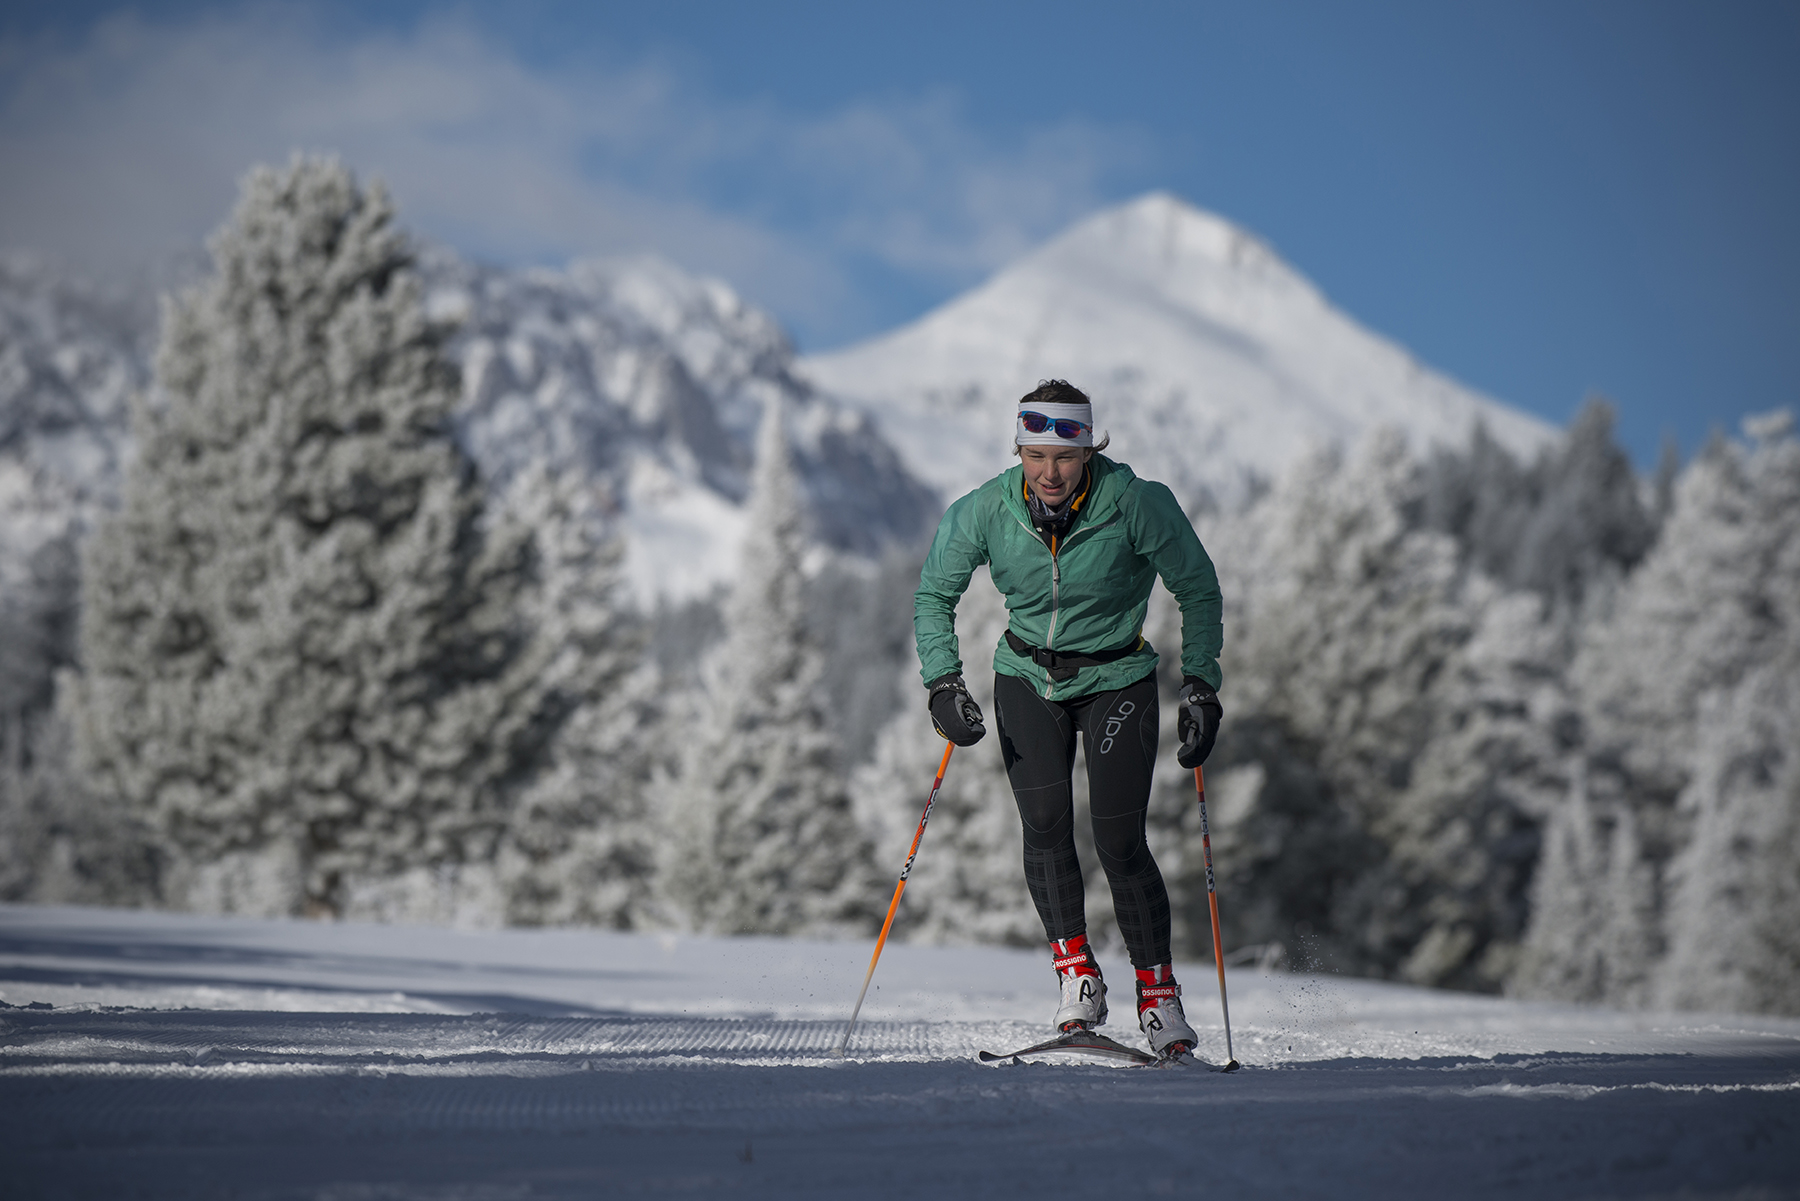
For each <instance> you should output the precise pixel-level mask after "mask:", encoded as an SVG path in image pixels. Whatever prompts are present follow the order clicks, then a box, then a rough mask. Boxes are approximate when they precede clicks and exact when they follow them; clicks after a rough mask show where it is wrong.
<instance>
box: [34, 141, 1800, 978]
mask: <svg viewBox="0 0 1800 1201" xmlns="http://www.w3.org/2000/svg"><path fill="white" fill-rule="evenodd" d="M143 296H144V291H143V289H142V288H139V289H137V290H135V291H134V290H132V289H129V288H118V289H112V290H109V289H107V288H102V287H98V286H92V285H86V284H82V283H80V282H77V281H74V280H72V279H69V278H67V277H65V276H63V275H62V274H60V273H59V272H57V271H56V270H54V269H52V268H50V267H47V266H45V265H44V264H42V263H37V262H33V261H31V260H28V259H24V258H19V257H16V256H15V257H11V258H6V259H4V260H0V899H5V900H26V901H46V902H49V901H59V902H83V903H99V904H110V905H126V906H158V907H172V908H181V909H188V910H195V911H200V912H213V913H238V914H250V915H259V916H274V915H290V914H292V915H300V914H305V915H312V916H318V917H324V918H330V917H338V918H373V919H379V920H392V921H432V922H454V923H463V924H474V925H501V924H594V925H603V926H608V927H614V928H620V929H688V930H693V931H696V932H702V933H728V934H729V933H754V932H769V933H797V934H827V935H860V934H866V933H872V932H873V929H874V928H875V926H876V925H877V924H878V922H879V918H880V915H881V911H882V909H883V906H884V905H885V901H886V896H887V892H888V889H889V888H890V886H891V881H892V876H893V873H894V872H895V871H896V870H897V869H898V867H899V865H900V861H901V859H903V858H904V855H905V851H906V846H907V843H908V840H909V838H910V836H911V832H912V829H913V827H914V825H915V823H916V822H917V820H918V810H919V807H920V805H921V804H922V803H923V800H924V796H925V792H926V789H927V787H928V785H929V781H930V776H931V773H932V771H933V769H934V768H935V766H936V762H937V758H938V754H939V749H940V748H941V746H942V743H941V742H940V741H939V740H938V739H937V738H936V736H935V734H934V733H933V732H932V729H931V726H930V723H929V719H928V718H927V716H926V713H925V708H924V704H923V700H924V694H923V692H922V690H921V689H920V688H919V687H918V684H919V681H918V676H917V671H916V664H915V663H914V662H913V660H912V657H911V631H910V616H911V610H910V597H911V591H912V588H913V585H914V583H915V581H916V572H917V567H918V562H919V560H920V557H921V555H922V547H921V541H920V540H921V539H922V537H924V536H925V535H926V534H927V533H928V532H929V529H930V527H931V526H932V525H933V524H934V522H935V519H936V516H937V514H938V513H939V512H940V511H941V508H942V506H943V505H944V504H945V503H946V502H947V501H948V500H950V499H953V498H950V497H944V496H938V495H936V494H935V493H934V492H933V490H932V489H931V488H929V487H927V486H926V485H925V484H924V483H921V482H920V479H921V476H920V474H919V473H917V472H913V471H910V470H909V468H908V466H907V464H906V461H905V459H904V457H903V456H902V455H901V454H900V453H899V452H898V451H896V450H895V449H894V448H893V447H892V446H890V445H889V444H888V443H887V442H886V441H885V440H884V439H883V437H882V436H881V434H880V432H879V430H878V429H877V427H876V426H875V425H874V424H873V423H871V422H870V420H869V419H868V418H866V417H865V416H863V415H862V414H861V412H860V411H859V410H857V409H855V408H853V407H850V406H846V405H842V404H839V403H837V402H836V401H835V400H834V399H833V397H832V396H831V395H829V394H828V393H826V392H824V391H822V390H820V389H819V388H817V387H815V386H814V385H812V384H810V383H808V382H807V380H806V378H805V376H804V373H801V372H798V371H797V370H796V369H795V367H794V356H793V351H792V349H791V348H790V347H789V346H788V344H787V342H786V339H785V338H784V337H783V336H782V334H781V332H780V330H779V328H778V327H777V326H776V325H775V323H774V322H773V321H772V319H770V318H768V317H767V316H766V315H764V314H762V313H760V312H759V311H757V310H755V309H754V308H753V307H751V306H749V305H747V304H745V303H744V302H743V301H742V300H740V299H739V298H738V297H736V296H735V295H734V294H733V293H731V291H730V290H729V289H728V288H726V287H725V286H724V285H722V284H718V283H715V282H711V281H698V280H692V279H689V278H687V277H686V276H683V275H681V274H680V273H679V272H676V271H675V270H674V269H673V268H669V267H667V266H665V265H660V264H654V263H625V264H618V263H611V264H606V263H591V264H580V265H577V266H575V267H572V268H570V269H569V270H567V271H565V272H547V271H538V272H511V271H502V270H500V269H497V268H486V267H478V266H474V265H470V264H465V263H461V262H459V261H457V260H456V259H455V258H454V256H452V255H450V254H449V253H448V252H446V251H443V250H441V249H437V248H432V247H425V246H420V245H418V244H416V243H415V242H413V241H411V240H410V239H409V238H408V237H407V236H406V235H405V233H404V232H403V230H402V228H401V226H400V224H399V223H398V220H397V217H396V214H395V213H394V211H393V208H392V206H391V204H390V203H389V202H388V201H387V199H386V198H385V197H384V195H383V194H382V192H381V191H380V189H379V188H376V187H372V186H364V185H363V184H361V183H359V182H358V181H357V180H356V179H355V178H354V177H353V176H352V175H351V174H350V173H349V172H348V171H347V170H346V169H345V168H343V167H341V166H339V165H337V164H335V163H332V162H329V161H322V160H300V159H297V160H295V162H293V163H292V164H290V165H289V166H288V167H286V168H283V169H279V170H260V171H258V172H255V173H253V174H252V175H251V176H250V177H249V178H248V180H247V182H246V184H245V187H244V190H243V195H242V199H241V201H240V203H239V206H238V208H237V210H236V211H235V213H234V214H233V215H232V216H231V217H230V219H229V220H228V221H227V222H226V223H225V225H224V226H223V227H222V228H221V229H220V231H219V233H218V234H217V235H216V236H215V238H214V240H213V242H212V244H211V259H210V262H209V263H208V264H207V265H206V266H205V267H204V268H196V269H192V270H189V271H187V272H186V273H184V274H183V275H182V277H181V278H180V279H178V280H177V281H176V285H175V286H174V287H172V288H170V289H169V291H168V298H167V299H166V300H165V301H164V302H163V305H162V308H161V310H160V313H158V312H157V311H156V310H155V308H154V307H153V306H152V305H150V304H147V303H146V302H145V301H144V299H143ZM1076 382H1077V383H1080V382H1081V381H1079V380H1077V381H1076ZM1098 400H1099V403H1101V404H1102V405H1103V404H1104V403H1105V395H1104V392H1102V393H1101V395H1100V396H1099V397H1098ZM1611 421H1612V416H1611V411H1610V410H1609V409H1608V407H1607V406H1606V404H1605V403H1604V402H1601V401H1597V400H1596V401H1593V402H1590V403H1589V404H1588V406H1587V407H1586V408H1585V409H1584V410H1583V411H1582V413H1581V415H1580V416H1579V417H1578V418H1577V419H1576V421H1575V422H1574V423H1573V424H1572V425H1571V427H1570V428H1569V429H1568V430H1567V431H1565V432H1564V433H1563V435H1562V436H1561V437H1560V438H1559V439H1557V440H1556V441H1555V442H1553V443H1552V444H1550V445H1549V446H1547V447H1546V448H1545V449H1543V450H1541V451H1539V452H1536V453H1535V454H1533V455H1527V456H1521V455H1520V454H1519V453H1517V452H1516V451H1514V450H1509V449H1508V448H1507V446H1506V445H1504V444H1502V443H1501V442H1500V441H1498V440H1496V439H1494V438H1491V437H1489V436H1487V434H1486V433H1485V432H1484V431H1483V430H1482V429H1481V428H1480V427H1477V428H1476V431H1475V434H1474V437H1473V438H1472V439H1471V440H1470V441H1468V442H1467V443H1466V444H1463V445H1444V444H1442V443H1440V444H1437V445H1435V446H1429V447H1425V448H1423V449H1421V448H1420V447H1418V446H1417V445H1416V444H1415V443H1414V442H1412V441H1409V439H1408V438H1407V437H1406V436H1405V433H1406V431H1397V430H1393V429H1381V428H1378V429H1373V430H1369V431H1367V432H1365V433H1364V434H1363V435H1361V436H1360V437H1359V438H1357V439H1355V440H1353V441H1351V442H1349V443H1347V444H1344V445H1336V446H1328V447H1323V448H1321V449H1319V450H1318V451H1316V452H1315V453H1313V454H1311V455H1309V456H1307V457H1305V458H1303V459H1301V460H1299V461H1297V462H1295V463H1294V464H1292V465H1291V466H1290V467H1288V468H1287V469H1286V470H1285V471H1283V472H1282V473H1281V474H1279V475H1278V476H1275V477H1273V478H1267V479H1263V480H1261V481H1259V482H1258V485H1257V486H1256V487H1255V488H1253V489H1250V493H1249V496H1248V499H1246V500H1244V501H1243V502H1241V503H1234V504H1233V505H1232V506H1231V507H1230V508H1220V507H1219V506H1218V505H1217V504H1215V503H1212V501H1211V500H1210V498H1209V497H1207V496H1202V495H1195V496H1191V497H1189V496H1184V497H1183V498H1182V499H1183V501H1184V503H1188V504H1189V505H1190V512H1191V513H1192V515H1193V516H1194V518H1195V522H1196V528H1197V529H1199V531H1200V534H1201V537H1202V539H1203V541H1204V542H1205V543H1206V545H1207V547H1208V549H1209V551H1210V552H1211V554H1212V556H1213V559H1214V561H1215V563H1216V564H1217V566H1218V568H1219V572H1220V577H1221V583H1222V586H1223V589H1224V594H1225V599H1226V649H1225V654H1224V659H1223V662H1224V668H1225V673H1226V680H1225V685H1224V687H1223V689H1222V690H1221V698H1222V700H1223V701H1224V704H1225V709H1226V718H1225V725H1224V728H1223V730H1222V732H1221V735H1220V738H1219V742H1218V750H1217V752H1216V754H1215V756H1214V758H1213V759H1212V761H1211V762H1210V763H1209V764H1208V773H1207V778H1208V785H1209V803H1210V804H1209V808H1210V811H1211V817H1212V829H1213V843H1214V849H1215V859H1216V863H1217V866H1218V869H1219V890H1220V898H1221V909H1222V913H1223V917H1224V925H1225V946H1226V948H1227V951H1228V953H1229V955H1230V956H1233V957H1236V958H1239V959H1243V960H1249V959H1255V960H1257V961H1259V962H1261V963H1263V964H1265V965H1267V966H1270V967H1279V966H1282V965H1287V966H1291V967H1296V968H1308V969H1314V970H1335V971H1340V972H1344V973H1349V974H1357V975H1368V976H1377V977H1386V978H1392V979H1399V980H1406V981H1411V982H1415V983H1422V984H1430V985H1441V986H1446V987H1453V988H1462V989H1473V990H1481V991H1506V992H1511V993H1514V994H1518V995H1526V996H1542V997H1552V998H1562V999H1573V1000H1594V1001H1608V1002H1612V1003H1617V1004H1623V1005H1632V1006H1675V1007H1687V1008H1728V1009H1739V1010H1754V1011H1763V1012H1783V1013H1800V934H1797V933H1796V931H1797V930H1800V755H1797V754H1796V753H1795V750H1794V748H1795V747H1796V746H1800V440H1797V439H1796V437H1795V431H1794V429H1793V425H1792V420H1791V417H1790V415H1788V414H1786V413H1778V414H1771V415H1768V416H1765V417H1762V418H1758V419H1756V420H1754V421H1752V422H1749V423H1747V424H1746V427H1745V428H1744V429H1743V430H1741V431H1732V432H1722V433H1720V434H1719V435H1718V436H1717V437H1715V438H1714V440H1713V441H1712V442H1711V443H1710V444H1709V445H1707V446H1706V447H1705V448H1704V449H1703V450H1702V451H1701V452H1700V453H1698V454H1697V455H1696V456H1695V457H1694V458H1693V459H1692V460H1691V461H1690V462H1688V463H1686V464H1685V465H1683V464H1680V463H1678V462H1676V461H1675V459H1674V457H1673V456H1672V455H1671V456H1670V457H1668V458H1667V459H1666V460H1665V462H1664V463H1663V464H1662V466H1661V467H1660V468H1659V469H1658V471H1657V472H1656V473H1655V474H1654V475H1653V476H1650V477H1645V476H1643V475H1640V474H1639V473H1637V472H1636V471H1635V470H1634V468H1633V466H1632V464H1631V462H1630V461H1629V459H1628V458H1627V457H1626V456H1625V454H1624V453H1623V452H1622V451H1621V450H1620V449H1619V447H1618V446H1617V444H1616V442H1615V441H1614V439H1613V436H1612V429H1611ZM1115 449H1116V453H1117V455H1118V457H1120V458H1122V459H1124V460H1126V461H1130V459H1131V448H1130V446H1128V445H1123V444H1121V445H1119V446H1117V447H1116V448H1115ZM1003 466H1005V463H1003V462H1002V463H995V464H994V468H995V470H998V469H1000V468H1001V467H1003ZM1004 621H1005V611H1004V609H1003V608H1002V606H1001V604H1000V600H999V598H998V596H997V595H996V594H995V593H994V591H993V589H992V587H991V585H989V584H988V583H987V582H986V580H985V579H984V578H982V577H980V576H978V577H977V580H976V581H975V584H974V585H973V586H972V588H971V591H970V593H969V595H968V597H967V599H966V600H965V602H964V604H963V607H962V611H961V613H960V614H959V629H960V632H961V636H962V640H963V654H964V659H965V663H966V665H967V669H968V672H969V677H970V682H971V685H972V687H973V689H974V691H975V694H976V697H977V699H978V700H979V701H980V702H981V703H982V704H983V705H984V707H988V704H989V700H990V693H991V675H990V674H989V673H987V672H986V670H985V669H986V662H987V655H988V654H989V648H990V647H991V646H992V645H993V644H994V642H995V641H996V640H997V639H998V637H999V633H1000V631H1001V629H1002V628H1003V627H1004ZM1146 632H1147V634H1148V636H1149V637H1150V639H1151V641H1152V642H1153V643H1154V644H1156V645H1157V646H1159V647H1161V648H1162V649H1163V650H1164V651H1165V660H1164V669H1163V670H1164V677H1163V683H1164V685H1165V687H1166V688H1167V690H1168V696H1166V697H1165V702H1164V707H1163V711H1164V713H1165V715H1166V718H1167V723H1168V728H1167V729H1165V731H1164V745H1165V750H1166V753H1165V764H1164V771H1163V772H1162V773H1161V776H1160V778H1159V782H1158V788H1159V792H1158V794H1157V796H1156V797H1155V798H1154V802H1153V808H1152V823H1153V828H1152V834H1151V837H1152V847H1153V849H1154V850H1155V852H1156V854H1157V857H1158V860H1159V862H1160V863H1161V865H1162V867H1163V870H1164V873H1165V875H1166V876H1167V878H1168V881H1169V884H1170V888H1171V894H1172V899H1173V901H1174V905H1175V910H1176V938H1177V953H1178V954H1183V955H1186V956H1188V957H1203V956H1205V955H1207V954H1209V953H1210V952H1209V949H1208V948H1209V946H1210V936H1209V934H1208V928H1207V919H1206V909H1205V885H1204V872H1203V866H1202V864H1201V860H1200V854H1199V815H1198V812H1197V809H1196V806H1195V805H1194V799H1193V795H1192V789H1191V779H1190V778H1189V777H1188V776H1187V775H1186V773H1183V772H1180V771H1178V770H1176V769H1175V768H1174V762H1173V752H1172V748H1173V745H1174V741H1175V740H1174V730H1173V722H1174V712H1175V706H1174V705H1173V703H1172V697H1173V691H1174V687H1175V685H1177V684H1178V683H1179V680H1178V678H1177V677H1176V676H1175V675H1174V674H1172V673H1173V672H1174V670H1175V668H1174V664H1173V659H1174V658H1175V656H1174V655H1173V654H1169V653H1167V652H1173V651H1174V650H1175V648H1176V647H1177V645H1178V642H1179V618H1178V614H1177V613H1176V612H1175V611H1174V608H1173V605H1172V604H1171V603H1168V598H1167V597H1166V595H1163V594H1161V593H1159V594H1158V597H1157V600H1156V601H1155V602H1153V605H1152V610H1151V619H1150V624H1149V626H1148V628H1147V631H1146ZM984 676H985V677H987V678H985V679H984ZM1079 778H1080V776H1079V773H1078V775H1077V779H1078V780H1079ZM1019 855H1020V850H1019V834H1018V828H1017V823H1016V817H1015V815H1014V812H1013V809H1012V803H1011V797H1010V793H1009V791H1008V789H1007V787H1006V782H1005V778H1004V774H1003V772H1002V770H1001V765H1000V755H999V751H998V749H997V748H996V747H995V746H994V745H993V740H989V741H988V742H986V743H983V744H982V745H980V746H977V747H975V748H974V749H973V750H971V751H966V752H961V753H959V754H958V755H957V756H956V757H955V759H954V761H953V763H952V766H951V770H950V773H949V776H948V778H947V779H946V781H945V784H944V789H943V793H942V794H941V796H940V798H939V802H938V806H937V809H936V811H935V813H934V816H933V820H932V824H931V827H930V829H929V831H928V833H927V835H926V839H925V843H924V846H923V849H922V851H921V855H920V858H919V862H918V866H917V868H916V870H915V872H914V876H913V881H912V884H911V886H910V888H909V890H908V892H907V894H906V903H905V908H904V909H903V912H902V916H901V918H900V921H899V923H898V924H897V926H896V937H898V938H901V939H903V940H904V939H914V940H930V941H945V942H969V943H1005V944H1010V945H1019V946H1032V945H1035V944H1036V943H1037V942H1038V941H1039V939H1040V938H1041V930H1040V929H1039V927H1038V925H1037V922H1036V919H1035V915H1034V913H1033V911H1032V909H1031V906H1030V902H1029V899H1028V898H1027V896H1026V893H1025V889H1024V886H1023V883H1022V880H1021V877H1020V872H1019V867H1018V860H1019ZM1087 862H1088V863H1089V864H1090V865H1092V864H1093V857H1092V855H1091V854H1090V855H1088V856H1087ZM1088 895H1089V897H1090V905H1091V906H1092V907H1093V909H1092V910H1091V911H1090V923H1091V926H1092V928H1093V929H1094V930H1096V931H1099V930H1105V929H1108V928H1109V925H1110V915H1109V914H1107V913H1105V912H1103V911H1102V909H1103V907H1104V906H1105V905H1106V904H1107V901H1106V897H1107V890H1106V889H1104V888H1090V890H1089V893H1088Z"/></svg>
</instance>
